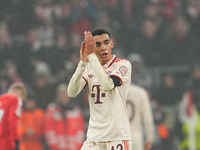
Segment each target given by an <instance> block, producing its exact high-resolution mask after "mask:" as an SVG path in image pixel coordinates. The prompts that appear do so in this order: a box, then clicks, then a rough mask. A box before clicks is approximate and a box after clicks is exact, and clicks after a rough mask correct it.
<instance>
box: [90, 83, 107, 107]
mask: <svg viewBox="0 0 200 150" xmlns="http://www.w3.org/2000/svg"><path fill="white" fill-rule="evenodd" d="M100 86H101V85H92V92H93V91H94V89H95V88H96V91H97V92H96V93H92V94H91V97H96V98H97V99H96V102H95V104H102V103H103V102H101V101H100V97H105V96H106V93H100Z"/></svg>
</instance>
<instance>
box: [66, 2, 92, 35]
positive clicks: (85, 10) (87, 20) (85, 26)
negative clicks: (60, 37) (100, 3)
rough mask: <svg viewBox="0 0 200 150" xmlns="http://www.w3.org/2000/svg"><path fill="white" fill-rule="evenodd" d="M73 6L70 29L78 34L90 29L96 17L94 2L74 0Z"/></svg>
mask: <svg viewBox="0 0 200 150" xmlns="http://www.w3.org/2000/svg"><path fill="white" fill-rule="evenodd" d="M72 8H73V9H72V12H71V16H70V22H71V27H70V31H71V32H72V33H78V34H82V33H83V32H84V31H89V30H90V28H91V27H92V23H93V21H95V17H96V10H95V9H94V7H93V5H92V3H89V2H88V1H87V0H74V1H72Z"/></svg>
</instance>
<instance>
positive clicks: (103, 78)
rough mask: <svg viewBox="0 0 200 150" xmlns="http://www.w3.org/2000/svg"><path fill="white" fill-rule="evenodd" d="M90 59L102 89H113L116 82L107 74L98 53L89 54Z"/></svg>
mask: <svg viewBox="0 0 200 150" xmlns="http://www.w3.org/2000/svg"><path fill="white" fill-rule="evenodd" d="M88 59H89V62H90V64H91V66H92V69H93V70H94V72H95V75H96V77H97V79H98V81H99V83H100V84H101V87H102V89H104V90H111V89H113V88H114V82H113V80H112V79H111V78H110V76H108V75H107V74H106V72H105V70H104V69H103V67H102V66H101V64H100V62H99V60H98V58H97V56H96V54H95V53H92V54H90V55H88Z"/></svg>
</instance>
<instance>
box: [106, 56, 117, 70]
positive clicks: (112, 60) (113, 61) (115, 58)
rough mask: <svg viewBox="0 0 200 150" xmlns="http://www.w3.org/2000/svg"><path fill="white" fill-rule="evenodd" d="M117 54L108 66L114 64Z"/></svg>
mask: <svg viewBox="0 0 200 150" xmlns="http://www.w3.org/2000/svg"><path fill="white" fill-rule="evenodd" d="M116 58H117V57H116V56H115V58H114V59H113V60H112V61H111V63H110V64H109V65H108V67H107V68H109V67H110V66H111V65H112V64H113V62H114V61H115V60H116Z"/></svg>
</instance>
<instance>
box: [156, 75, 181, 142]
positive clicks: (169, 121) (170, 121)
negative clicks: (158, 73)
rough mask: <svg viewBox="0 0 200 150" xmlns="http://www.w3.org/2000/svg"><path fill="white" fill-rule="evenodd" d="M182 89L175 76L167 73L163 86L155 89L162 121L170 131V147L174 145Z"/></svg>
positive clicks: (163, 79)
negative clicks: (161, 112)
mask: <svg viewBox="0 0 200 150" xmlns="http://www.w3.org/2000/svg"><path fill="white" fill-rule="evenodd" d="M182 92H183V91H182V90H181V87H179V86H178V83H177V80H176V78H175V75H174V74H172V73H170V72H166V73H164V74H163V76H162V80H161V84H160V86H158V87H157V88H156V89H155V92H154V93H153V95H154V98H155V99H156V100H157V102H158V103H159V105H160V107H161V108H162V111H163V118H162V121H163V123H164V124H165V125H166V127H167V128H168V130H169V134H170V135H169V140H168V141H169V142H170V145H174V144H175V143H174V141H175V140H174V139H175V131H176V130H177V129H176V128H175V125H176V120H177V114H178V106H179V103H180V101H181V96H182Z"/></svg>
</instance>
